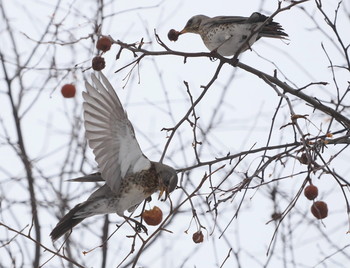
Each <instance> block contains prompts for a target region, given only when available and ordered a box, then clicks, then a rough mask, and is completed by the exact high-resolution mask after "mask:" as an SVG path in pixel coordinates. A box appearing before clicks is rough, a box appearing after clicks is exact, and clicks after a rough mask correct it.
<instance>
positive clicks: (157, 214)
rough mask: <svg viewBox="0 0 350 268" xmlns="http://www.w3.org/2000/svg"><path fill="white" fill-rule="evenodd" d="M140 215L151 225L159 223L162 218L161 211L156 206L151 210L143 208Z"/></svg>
mask: <svg viewBox="0 0 350 268" xmlns="http://www.w3.org/2000/svg"><path fill="white" fill-rule="evenodd" d="M141 216H142V219H143V220H144V221H145V222H146V223H147V224H148V225H153V226H154V225H158V224H160V223H161V222H162V220H163V212H162V210H161V209H160V208H159V207H157V206H154V207H153V208H152V209H151V210H145V211H144V212H143V213H142V215H141Z"/></svg>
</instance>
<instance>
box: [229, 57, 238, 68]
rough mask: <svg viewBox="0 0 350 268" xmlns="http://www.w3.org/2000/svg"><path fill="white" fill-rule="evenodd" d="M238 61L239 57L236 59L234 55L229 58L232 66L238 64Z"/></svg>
mask: <svg viewBox="0 0 350 268" xmlns="http://www.w3.org/2000/svg"><path fill="white" fill-rule="evenodd" d="M238 62H239V59H238V58H237V57H236V56H234V57H233V58H232V59H230V64H231V65H232V66H233V67H236V66H237V64H238Z"/></svg>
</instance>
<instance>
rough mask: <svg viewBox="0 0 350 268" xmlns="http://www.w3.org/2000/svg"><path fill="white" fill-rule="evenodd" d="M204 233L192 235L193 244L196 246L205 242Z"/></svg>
mask: <svg viewBox="0 0 350 268" xmlns="http://www.w3.org/2000/svg"><path fill="white" fill-rule="evenodd" d="M203 238H204V236H203V233H202V231H198V232H195V233H194V234H193V235H192V240H193V242H195V243H196V244H198V243H202V242H203Z"/></svg>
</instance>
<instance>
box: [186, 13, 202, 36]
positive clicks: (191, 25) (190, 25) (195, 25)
mask: <svg viewBox="0 0 350 268" xmlns="http://www.w3.org/2000/svg"><path fill="white" fill-rule="evenodd" d="M206 19H208V17H207V16H204V15H196V16H193V17H192V18H190V19H189V20H188V22H187V23H186V26H185V28H183V30H182V31H180V34H184V33H198V31H199V27H200V26H201V24H203V21H205V20H206Z"/></svg>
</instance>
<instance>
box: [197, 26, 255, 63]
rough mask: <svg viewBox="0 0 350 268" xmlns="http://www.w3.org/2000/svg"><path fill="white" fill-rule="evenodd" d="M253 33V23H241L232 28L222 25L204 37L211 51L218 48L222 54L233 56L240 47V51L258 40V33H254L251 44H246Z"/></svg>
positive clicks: (217, 50)
mask: <svg viewBox="0 0 350 268" xmlns="http://www.w3.org/2000/svg"><path fill="white" fill-rule="evenodd" d="M251 33H252V30H251V25H245V24H241V25H236V26H234V27H230V28H227V27H225V26H222V27H218V28H216V29H212V30H210V31H209V32H208V33H207V34H206V36H205V37H204V36H203V37H202V39H203V41H204V44H205V45H206V47H207V48H208V49H209V50H210V51H214V50H216V52H217V53H219V54H220V55H221V56H232V55H234V54H236V53H237V51H238V50H239V49H241V51H240V52H243V51H245V50H247V49H248V48H250V46H251V45H252V44H253V43H254V42H255V41H256V39H257V36H258V34H254V35H253V36H252V37H251V38H250V40H249V44H246V45H244V43H245V42H246V40H247V38H248V37H249V36H250V35H251ZM242 46H243V47H242ZM241 47H242V48H241Z"/></svg>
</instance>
